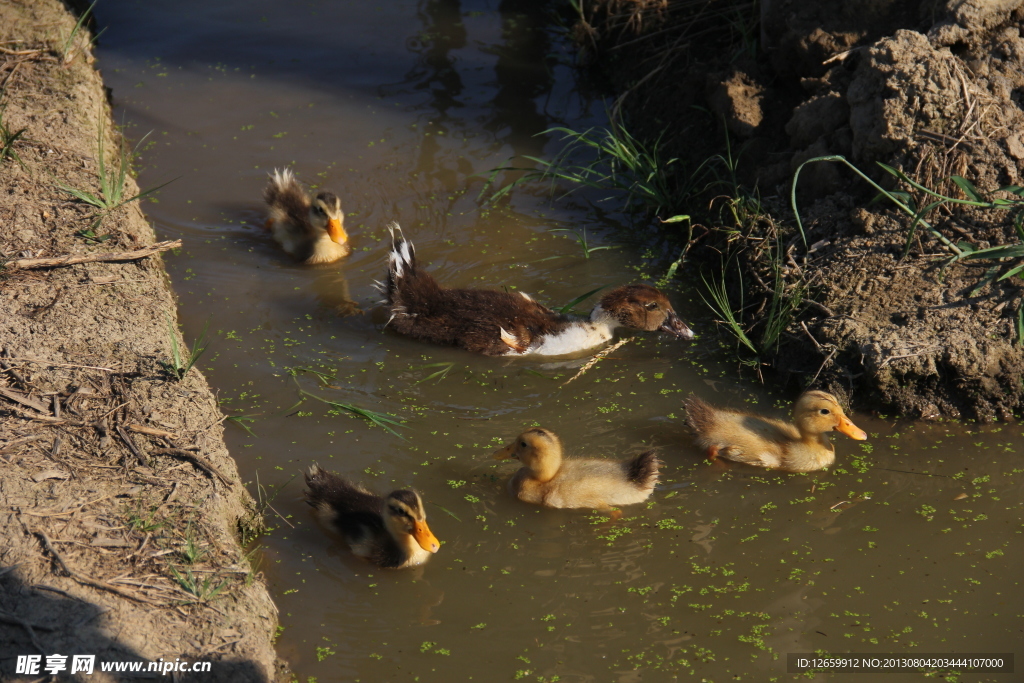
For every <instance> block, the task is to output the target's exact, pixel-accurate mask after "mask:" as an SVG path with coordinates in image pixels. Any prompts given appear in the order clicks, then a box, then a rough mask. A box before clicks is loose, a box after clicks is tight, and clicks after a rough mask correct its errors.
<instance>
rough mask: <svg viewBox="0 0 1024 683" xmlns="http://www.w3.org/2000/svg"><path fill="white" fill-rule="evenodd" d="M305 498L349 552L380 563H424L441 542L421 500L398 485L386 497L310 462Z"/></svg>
mask: <svg viewBox="0 0 1024 683" xmlns="http://www.w3.org/2000/svg"><path fill="white" fill-rule="evenodd" d="M304 495H305V498H306V502H307V503H309V504H310V505H312V506H313V507H314V508H316V510H317V513H318V514H319V515H320V517H321V518H322V519H323V520H324V521H325V522H327V523H328V524H330V525H332V526H334V527H335V528H336V529H337V530H338V531H339V532H340V533H341V535H342V537H343V538H344V539H345V542H346V543H347V544H348V546H349V548H350V549H351V550H352V553H353V554H354V555H356V556H358V557H361V558H363V559H365V560H367V561H369V562H372V563H373V564H375V565H378V566H380V567H390V568H394V569H404V568H406V567H415V566H416V565H420V564H423V563H424V562H426V561H427V560H429V559H430V556H431V555H432V554H433V553H436V552H437V551H438V549H439V548H440V547H441V544H440V543H439V542H438V540H437V538H435V536H434V534H433V533H431V531H430V527H428V526H427V513H426V512H425V511H424V509H423V501H422V500H421V499H420V496H419V494H418V493H416V492H415V491H411V490H409V489H401V490H398V491H392V492H391V493H389V494H388V495H387V496H386V497H382V496H378V495H377V494H375V493H370V492H369V491H367V490H366V489H365V488H363V487H362V486H360V485H358V484H353V483H351V482H349V481H348V480H346V479H345V478H343V477H341V476H339V475H337V474H334V473H333V472H327V471H326V470H324V469H321V467H320V466H319V465H313V466H312V467H310V468H309V471H308V472H307V473H306V491H305V492H304Z"/></svg>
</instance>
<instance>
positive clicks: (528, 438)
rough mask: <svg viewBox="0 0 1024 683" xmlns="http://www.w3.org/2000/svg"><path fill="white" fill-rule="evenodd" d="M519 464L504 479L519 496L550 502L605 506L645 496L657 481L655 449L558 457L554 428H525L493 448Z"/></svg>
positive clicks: (502, 457)
mask: <svg viewBox="0 0 1024 683" xmlns="http://www.w3.org/2000/svg"><path fill="white" fill-rule="evenodd" d="M494 458H495V459H496V460H508V459H509V458H514V459H516V460H518V461H519V462H521V463H522V464H523V466H522V467H521V468H520V469H519V471H518V472H516V473H515V475H513V477H512V479H511V480H510V481H509V490H510V491H511V492H512V495H514V496H515V497H516V498H518V499H519V500H522V501H525V502H527V503H533V504H535V505H543V506H545V507H550V508H608V507H612V506H619V505H631V504H633V503H642V502H643V501H645V500H647V499H648V498H649V497H650V495H651V493H652V492H653V491H654V486H655V484H657V483H658V468H659V466H660V465H661V461H660V460H658V458H657V456H655V455H654V451H646V452H644V453H641V454H640V455H637V456H636V457H634V458H630V459H629V460H606V459H596V458H563V457H562V442H561V441H560V440H559V438H558V437H557V436H556V435H555V433H554V432H552V431H550V430H548V429H542V428H540V427H537V428H534V429H528V430H526V431H525V432H523V433H522V434H520V435H519V436H517V437H516V439H515V441H513V442H512V443H510V444H508V445H507V446H505V447H504V448H502V449H501V450H500V451H498V452H497V453H495V454H494Z"/></svg>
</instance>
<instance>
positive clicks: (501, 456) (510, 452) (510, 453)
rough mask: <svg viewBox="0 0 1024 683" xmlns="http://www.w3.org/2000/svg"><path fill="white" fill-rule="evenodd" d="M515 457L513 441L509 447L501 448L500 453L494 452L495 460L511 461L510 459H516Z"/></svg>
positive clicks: (516, 456)
mask: <svg viewBox="0 0 1024 683" xmlns="http://www.w3.org/2000/svg"><path fill="white" fill-rule="evenodd" d="M518 457H519V456H518V455H516V443H515V441H513V442H512V443H510V444H509V445H507V446H505V447H504V448H502V449H501V450H500V451H495V452H494V459H495V460H511V459H512V458H518Z"/></svg>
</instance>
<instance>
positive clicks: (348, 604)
mask: <svg viewBox="0 0 1024 683" xmlns="http://www.w3.org/2000/svg"><path fill="white" fill-rule="evenodd" d="M535 4H539V3H516V2H501V3H487V2H464V3H459V2H442V1H437V2H422V3H420V4H415V3H409V2H406V3H386V4H385V3H364V2H337V3H325V2H275V3H271V2H237V3H200V2H178V3H175V4H174V6H173V9H169V8H160V7H156V6H152V5H151V4H150V3H144V2H128V1H118V0H106V1H105V2H104V3H102V4H101V6H100V7H99V8H98V10H99V21H100V24H101V26H106V27H107V31H106V33H105V34H104V36H103V37H102V40H101V43H102V47H101V50H100V57H101V62H100V65H101V68H102V69H103V71H104V75H105V77H106V79H107V83H108V84H109V85H110V86H111V87H112V89H113V97H114V101H115V104H116V106H117V108H118V112H119V115H120V116H123V119H124V123H125V124H126V126H127V127H128V130H129V132H130V134H131V135H133V136H134V137H135V138H136V139H138V138H141V137H142V135H143V134H145V133H146V132H148V131H152V133H151V134H150V135H149V137H148V138H147V139H146V140H145V141H144V142H143V143H142V149H143V153H142V158H141V164H142V169H143V170H142V173H141V184H142V185H143V186H148V185H154V184H157V183H160V182H163V181H165V180H167V179H169V178H174V177H177V178H178V179H177V180H176V181H175V182H174V183H172V184H171V185H169V186H168V187H167V188H166V189H164V190H163V191H162V192H161V193H160V196H159V201H158V202H156V203H149V204H147V205H146V211H147V213H148V215H149V216H150V217H151V218H152V219H153V221H154V222H155V225H156V228H157V231H158V232H159V234H160V236H161V237H162V238H175V237H181V238H183V239H184V240H185V242H186V245H187V246H186V248H185V250H184V251H183V253H181V254H180V255H177V256H171V257H169V258H168V259H167V262H168V267H169V269H170V271H171V277H172V279H173V284H174V287H175V289H176V291H177V293H178V295H179V297H180V302H181V315H182V319H183V321H184V327H185V332H186V337H187V338H189V339H193V338H195V337H197V336H198V335H199V334H200V332H201V331H202V329H203V327H204V325H205V324H207V323H209V325H210V329H211V331H212V332H215V333H216V335H217V336H216V338H215V340H214V341H213V342H212V344H211V345H210V350H209V351H208V352H207V355H206V356H204V357H203V358H202V360H201V362H200V365H201V366H202V368H203V370H204V371H205V372H207V373H208V375H209V377H210V381H211V382H212V383H213V385H214V387H215V388H216V389H217V390H218V392H219V395H220V398H221V400H222V402H223V405H224V409H225V410H226V411H227V412H228V413H229V414H231V415H234V416H238V417H241V418H243V420H241V421H239V422H232V423H229V426H228V440H229V445H230V446H231V449H232V452H233V453H234V454H235V456H236V458H237V460H238V462H239V467H240V469H241V471H242V473H243V475H244V477H245V479H246V480H247V481H249V482H251V483H250V487H251V490H252V491H253V493H254V495H258V496H262V497H263V498H264V499H267V498H268V497H270V498H272V510H273V511H272V512H268V514H269V517H268V521H269V523H270V525H271V526H272V527H273V530H272V531H271V532H270V533H268V534H267V535H266V536H265V537H264V538H263V539H262V541H261V550H260V551H259V552H258V553H257V557H258V558H259V561H260V569H261V570H262V571H263V572H264V573H265V575H266V576H267V577H268V579H269V582H270V585H271V588H272V590H273V591H274V594H275V598H276V600H277V603H278V605H279V607H280V610H281V623H282V625H283V627H284V630H283V632H282V633H281V635H280V637H279V639H278V643H279V648H280V651H281V654H282V655H283V656H284V657H285V658H287V660H288V661H289V662H290V663H291V665H292V666H293V667H294V671H295V672H296V674H297V676H298V679H299V680H300V681H303V682H306V681H312V680H316V681H321V682H325V681H353V680H355V681H358V680H361V681H383V680H394V681H416V680H419V681H452V680H476V681H496V680H516V679H521V680H529V681H553V680H561V681H639V680H650V681H660V680H670V679H674V678H690V677H691V675H692V676H696V677H698V678H700V679H706V680H712V681H725V680H752V681H763V680H789V679H792V678H795V677H796V676H795V675H792V674H787V673H786V663H785V661H786V653H789V652H810V651H813V650H821V651H833V652H844V651H845V652H851V651H852V652H935V653H939V652H1012V651H1014V649H1015V648H1016V649H1017V654H1018V656H1020V655H1022V654H1024V652H1022V651H1021V649H1020V645H1019V643H1020V642H1021V640H1022V628H1021V623H1022V622H1021V612H1022V604H1021V598H1020V595H1021V585H1020V582H1021V579H1020V571H1019V568H1020V566H1021V564H1022V561H1024V552H1022V549H1021V548H1022V545H1024V544H1022V543H1021V533H1022V531H1024V525H1022V519H1021V502H1020V501H1021V499H1022V495H1021V494H1022V482H1024V476H1022V475H1024V458H1022V452H1024V443H1022V442H1024V439H1022V435H1021V429H1020V428H1019V427H1018V426H1002V427H999V426H996V427H974V426H970V425H959V424H934V423H933V424H918V425H914V424H908V423H903V422H899V421H895V420H886V419H881V418H871V417H868V416H865V415H855V416H854V420H855V421H856V422H857V424H858V425H860V426H861V427H863V428H864V429H866V430H867V431H868V432H869V433H870V434H871V439H870V440H869V441H868V442H866V443H862V444H856V443H854V442H851V441H848V440H842V441H840V442H839V443H838V452H839V461H838V466H837V467H836V468H834V469H833V470H832V471H830V472H827V473H818V474H812V475H785V474H776V473H762V472H758V471H753V470H745V469H739V468H736V469H731V470H721V469H717V468H714V467H709V466H707V465H706V464H705V463H704V462H703V461H702V460H701V457H700V456H701V454H700V453H699V452H697V451H696V449H695V448H693V447H692V446H691V445H690V443H689V440H688V437H687V435H686V431H685V429H684V427H683V426H682V424H681V420H682V417H683V412H682V410H681V407H680V402H681V399H682V398H683V397H685V396H686V395H687V394H689V393H690V392H697V393H699V394H701V395H703V396H705V397H708V398H710V399H713V400H716V401H718V402H726V403H732V404H733V405H739V404H742V403H744V402H748V403H754V402H756V404H757V406H758V407H759V408H761V409H764V410H767V411H772V410H777V409H778V407H779V406H782V405H783V404H784V402H785V401H786V400H789V399H791V398H792V396H785V395H781V394H772V393H770V392H769V391H767V390H765V389H763V388H761V387H760V386H758V385H756V384H755V383H754V382H752V381H750V380H748V379H738V373H737V370H736V367H735V366H734V365H732V364H729V363H728V362H725V361H723V360H721V354H720V353H719V350H718V349H716V348H714V346H715V344H716V342H715V341H713V340H714V339H715V335H713V334H710V333H709V332H710V327H711V323H710V322H709V321H707V320H698V332H701V331H702V332H704V334H703V336H702V338H701V339H699V340H698V341H697V342H696V343H685V342H677V341H672V340H668V339H661V338H657V337H654V336H638V337H636V338H635V339H634V340H633V341H632V342H631V343H629V344H627V345H625V346H624V347H622V348H621V349H619V350H617V351H615V352H614V354H613V355H612V357H611V358H609V359H608V360H605V361H603V362H601V363H599V364H598V365H597V366H596V367H594V368H592V369H591V370H589V371H588V372H587V373H586V374H585V375H583V376H582V377H581V378H580V379H577V380H575V381H574V382H572V383H570V384H566V381H567V380H568V379H569V378H570V377H572V376H573V374H575V372H576V371H577V370H578V368H579V367H580V366H581V364H582V362H583V361H571V362H565V361H562V362H542V361H537V360H516V361H503V360H495V359H487V358H479V357H474V356H471V355H469V354H466V353H463V352H460V351H457V350H451V349H445V348H436V347H431V346H426V345H422V344H418V343H415V342H412V341H410V340H407V339H403V338H401V337H398V336H395V335H394V334H392V333H389V332H388V331H386V330H384V329H383V322H384V318H382V317H380V315H379V314H378V315H376V316H375V315H374V314H373V308H374V302H375V301H376V300H377V299H378V296H377V294H376V292H375V291H374V290H373V288H372V284H373V281H374V280H375V279H378V278H380V277H381V275H382V273H383V269H384V265H385V262H386V244H387V231H386V229H385V226H386V224H387V223H388V222H389V221H391V220H397V221H399V222H401V224H402V225H403V227H404V228H405V230H406V232H407V234H408V235H409V236H410V237H411V238H412V240H413V241H414V242H415V244H416V246H417V248H418V254H419V256H420V258H421V259H422V260H423V262H425V263H427V264H429V267H430V268H431V270H432V271H433V272H434V273H435V274H436V275H437V276H438V277H439V278H440V279H441V280H442V281H445V282H448V283H451V284H455V285H464V286H467V285H472V286H488V287H502V286H509V287H512V286H515V287H518V288H520V289H522V290H524V291H527V292H530V293H532V294H533V295H535V296H537V297H538V298H540V299H541V300H543V301H545V302H548V303H553V304H556V305H562V304H564V303H566V302H568V301H570V300H572V299H573V298H575V297H576V296H578V295H580V294H582V293H584V292H587V291H589V290H591V289H593V288H595V287H598V286H602V285H609V284H619V283H624V282H628V281H636V280H640V279H644V278H652V277H653V278H656V277H657V276H658V275H660V274H661V272H663V268H664V266H663V265H658V266H656V267H655V266H648V265H647V262H646V261H645V259H644V253H643V251H644V250H645V249H647V248H646V247H643V246H635V244H634V242H630V241H628V240H625V239H624V238H625V237H627V236H628V235H629V230H628V229H625V228H624V229H623V230H621V231H619V232H616V231H615V229H614V216H612V217H608V216H604V217H603V218H602V219H601V220H600V222H598V220H597V219H596V218H595V215H594V213H593V212H588V211H586V210H583V209H580V208H573V207H571V206H568V205H566V204H557V205H555V206H552V205H550V204H549V203H548V202H547V201H546V200H545V199H544V197H543V193H541V192H527V191H521V192H518V193H516V194H515V196H514V199H513V201H512V203H511V205H510V206H508V207H505V208H502V209H500V210H492V211H487V210H485V209H484V208H483V207H482V206H481V205H480V204H479V203H478V202H477V199H476V197H477V194H478V193H479V191H480V189H481V186H482V180H481V179H480V177H478V176H477V175H476V174H480V173H484V172H486V171H487V170H488V169H490V168H492V167H495V166H498V165H501V164H503V163H504V162H505V161H506V160H507V159H508V158H509V157H511V156H512V155H514V154H538V153H541V152H542V151H543V150H547V152H548V153H550V152H552V151H553V150H554V149H556V148H557V147H556V145H555V144H554V141H553V140H551V139H550V138H549V137H546V136H540V137H534V136H535V134H537V133H539V132H540V131H543V130H544V129H545V128H547V127H549V126H552V125H560V124H565V123H568V124H570V125H572V126H574V127H577V128H581V127H585V126H587V125H591V124H593V123H599V122H600V117H601V113H602V112H603V106H602V105H601V104H600V103H598V104H588V103H586V102H585V101H583V100H581V98H580V97H579V96H578V94H577V93H576V91H575V83H574V80H573V74H572V72H571V69H570V68H568V67H567V66H566V63H567V62H568V61H569V59H570V55H569V54H567V53H566V52H565V51H564V48H563V47H562V46H561V45H560V44H559V43H558V42H557V39H556V38H555V37H554V34H553V33H552V32H551V31H550V30H549V29H546V28H544V21H545V17H544V16H543V14H542V13H539V12H537V11H534V10H532V9H531V8H532V7H533V6H534V5H535ZM284 165H291V166H293V167H294V169H295V170H296V172H297V174H298V175H299V177H300V178H301V179H303V180H304V181H306V182H308V183H311V184H314V185H317V186H319V187H323V188H330V189H333V190H335V191H336V192H338V193H339V194H340V195H341V197H342V199H343V202H344V204H345V208H346V211H347V219H346V221H347V226H348V227H349V230H350V233H351V234H352V236H353V242H354V246H355V249H354V253H353V254H352V256H351V257H350V258H349V259H348V260H347V261H346V262H345V263H344V265H343V266H341V267H328V268H322V269H307V268H301V267H298V266H295V265H293V264H292V263H290V262H289V261H288V260H287V259H285V258H282V256H281V254H279V253H278V252H277V251H276V250H275V249H274V248H273V246H272V245H271V244H270V243H269V242H268V241H267V239H266V237H265V235H264V234H263V233H262V232H261V230H260V229H259V227H258V226H259V225H260V223H261V221H262V214H261V209H260V204H259V196H260V192H261V189H262V186H263V184H264V182H265V180H266V176H267V172H268V171H270V170H271V169H272V168H274V167H275V166H284ZM567 227H571V228H574V229H577V230H582V229H583V228H586V229H587V230H588V233H587V237H588V240H589V244H590V246H595V245H596V246H610V245H620V246H619V248H617V249H603V250H598V251H593V252H591V253H590V254H589V256H590V258H585V253H584V250H583V249H582V248H581V247H580V246H579V244H578V243H577V239H576V238H575V237H573V236H572V235H571V233H566V232H558V231H555V230H556V229H558V228H567ZM616 237H618V238H619V239H616ZM628 245H634V246H628ZM655 249H656V248H655ZM684 290H685V287H684ZM671 294H672V296H673V298H674V300H675V301H676V303H677V307H678V308H679V309H680V311H681V312H682V313H683V315H684V317H689V318H691V319H692V318H694V317H695V316H700V315H702V314H701V313H700V307H701V305H700V303H699V301H694V300H693V299H694V297H693V296H692V295H691V294H689V293H688V292H687V291H673V292H672V293H671ZM318 399H324V400H330V401H334V402H337V403H343V404H348V405H354V406H358V407H360V408H364V409H369V410H373V411H378V412H381V413H388V414H390V415H393V416H397V418H399V419H400V420H402V421H403V425H402V426H401V427H400V428H398V430H397V431H398V432H399V434H400V436H396V435H394V434H392V433H389V432H388V431H385V430H384V429H381V428H379V427H376V426H372V425H370V424H368V423H367V422H365V421H363V420H362V419H360V418H358V417H355V416H353V415H352V414H350V413H348V412H346V411H344V410H337V409H334V408H333V407H332V406H331V405H329V404H326V403H323V402H322V401H320V400H318ZM535 424H540V425H544V426H546V427H549V428H551V429H554V430H556V431H557V432H558V433H560V434H561V435H562V437H563V440H564V442H565V443H566V444H567V445H568V447H569V450H570V452H572V453H577V454H583V453H586V454H593V455H608V456H611V455H626V454H632V453H636V452H638V451H639V450H641V449H644V448H646V447H651V446H653V447H658V448H659V449H660V452H661V455H662V458H663V459H664V461H665V462H666V466H665V468H664V477H663V484H662V486H661V487H660V488H659V489H658V490H657V491H656V493H655V495H654V497H653V499H652V501H651V502H650V503H649V504H646V505H639V506H634V507H632V508H629V509H627V510H625V512H624V514H623V516H622V518H621V519H617V520H610V519H608V518H606V517H605V516H602V515H599V514H596V513H589V512H586V511H549V510H539V509H535V508H532V507H530V506H527V505H524V504H520V503H518V502H517V501H514V500H511V499H510V498H509V497H508V496H507V495H506V493H505V490H504V486H503V482H504V480H505V479H506V478H507V477H508V476H509V474H510V473H511V472H512V471H513V470H514V466H513V465H510V464H507V463H497V462H495V461H493V460H492V459H491V453H492V452H493V450H494V449H495V448H497V447H498V446H499V445H501V444H502V443H503V442H505V441H506V440H508V439H510V438H511V437H513V436H514V435H515V434H517V433H518V432H519V431H520V430H521V429H522V428H524V427H526V426H530V425H535ZM246 428H247V429H246ZM840 438H842V437H840ZM313 462H319V463H320V464H321V465H323V466H325V467H327V468H330V469H334V470H337V471H339V472H341V473H344V474H346V475H349V476H352V477H354V478H357V479H359V480H361V481H364V482H365V483H366V484H367V485H369V486H371V487H373V488H375V489H377V490H380V491H387V490H389V489H391V488H395V487H404V486H414V487H416V488H417V489H419V490H420V491H421V492H422V493H423V494H424V497H425V499H426V500H427V501H428V503H427V508H428V514H429V517H430V525H431V528H432V530H433V531H434V533H435V534H436V535H437V537H438V538H439V539H441V540H442V541H443V542H444V545H443V547H442V548H441V551H440V552H439V553H438V554H437V556H436V557H435V558H433V560H432V561H431V562H430V563H429V564H428V565H427V566H426V567H425V568H423V569H422V570H415V571H406V572H388V571H380V570H374V569H372V568H370V567H368V566H367V565H365V564H363V563H361V562H359V561H357V560H354V559H353V558H351V557H350V556H349V555H348V554H347V552H346V551H345V550H344V548H343V547H342V546H341V545H340V544H339V543H338V541H337V539H335V538H332V537H331V536H329V535H328V534H327V533H325V531H324V529H322V528H320V527H319V526H318V525H317V524H316V523H315V521H314V520H313V519H312V517H311V515H310V511H309V509H308V507H307V506H306V505H305V504H304V503H302V502H301V500H300V497H299V494H300V490H301V486H300V482H301V475H300V474H299V473H300V472H301V471H302V470H303V469H304V468H306V467H307V466H308V465H310V464H311V463H313ZM1019 666H1024V662H1022V663H1021V664H1020V665H1019ZM843 676H844V675H843V674H834V675H832V676H821V678H822V679H825V678H831V679H833V680H839V679H842V678H843ZM919 677H920V674H902V675H897V674H876V677H875V678H873V680H894V681H895V680H912V679H916V678H919ZM1012 678H1013V677H1012V676H1007V675H996V674H987V675H978V674H967V675H965V676H963V677H961V679H960V680H999V681H1003V680H1010V679H1012Z"/></svg>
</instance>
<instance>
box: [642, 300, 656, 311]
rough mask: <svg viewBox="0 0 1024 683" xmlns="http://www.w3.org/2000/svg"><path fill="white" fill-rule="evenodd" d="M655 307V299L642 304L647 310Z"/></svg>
mask: <svg viewBox="0 0 1024 683" xmlns="http://www.w3.org/2000/svg"><path fill="white" fill-rule="evenodd" d="M657 307H658V302H657V301H652V302H650V303H648V304H645V305H644V308H646V309H647V310H648V311H653V310H654V309H655V308H657Z"/></svg>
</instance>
